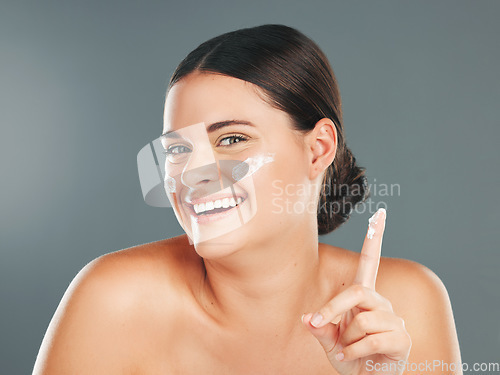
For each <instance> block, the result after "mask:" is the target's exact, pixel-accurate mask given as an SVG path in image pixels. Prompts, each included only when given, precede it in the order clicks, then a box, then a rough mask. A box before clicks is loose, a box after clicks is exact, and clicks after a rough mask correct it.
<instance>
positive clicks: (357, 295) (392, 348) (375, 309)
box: [302, 209, 411, 375]
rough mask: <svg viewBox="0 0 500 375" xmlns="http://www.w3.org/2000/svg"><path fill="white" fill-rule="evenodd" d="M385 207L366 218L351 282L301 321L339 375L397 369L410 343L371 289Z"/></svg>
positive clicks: (398, 371) (398, 321) (397, 319)
mask: <svg viewBox="0 0 500 375" xmlns="http://www.w3.org/2000/svg"><path fill="white" fill-rule="evenodd" d="M385 217H386V212H385V210H384V209H379V210H378V211H377V212H376V213H375V214H374V215H373V216H372V217H371V218H370V220H369V223H370V224H369V227H368V232H367V235H366V237H365V241H364V243H363V248H362V249H361V254H360V257H359V264H358V270H357V273H356V277H355V280H354V283H353V285H351V286H350V287H348V288H347V289H345V290H344V291H342V292H341V293H339V294H338V295H336V296H335V297H334V298H333V299H331V300H330V301H329V302H328V303H327V304H326V305H325V306H323V307H322V308H321V309H320V310H319V311H318V312H317V313H315V314H312V313H309V314H305V315H303V316H302V322H303V323H304V324H305V325H306V326H307V328H308V329H309V331H310V332H311V333H312V334H313V335H314V336H315V337H316V339H318V341H319V343H320V344H321V346H322V347H323V349H325V352H326V355H327V357H328V359H329V360H330V362H331V364H332V365H333V367H334V368H335V370H337V372H338V373H339V374H341V375H347V374H350V375H351V374H358V375H361V374H402V373H403V370H404V369H405V363H406V361H407V359H408V355H409V353H410V348H411V339H410V336H409V335H408V332H407V331H406V329H405V326H404V321H403V319H401V318H400V317H398V316H397V315H395V314H394V312H393V310H392V305H391V303H390V302H389V301H388V300H387V299H386V298H384V297H382V296H381V295H380V294H378V293H377V292H376V291H375V281H376V278H377V272H378V266H379V263H380V251H381V247H382V236H383V233H384V229H385Z"/></svg>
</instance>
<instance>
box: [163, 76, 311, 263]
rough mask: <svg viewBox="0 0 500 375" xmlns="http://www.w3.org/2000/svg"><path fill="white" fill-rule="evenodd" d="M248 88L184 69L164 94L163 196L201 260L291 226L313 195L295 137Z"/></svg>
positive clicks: (302, 150)
mask: <svg viewBox="0 0 500 375" xmlns="http://www.w3.org/2000/svg"><path fill="white" fill-rule="evenodd" d="M256 89H257V87H256V86H255V85H253V84H251V83H248V82H245V81H242V80H239V79H236V78H232V77H228V76H223V75H217V74H202V73H192V74H190V75H188V76H186V77H184V78H183V79H181V80H180V81H179V82H178V83H176V84H175V85H174V86H173V87H172V88H171V89H170V91H169V93H168V96H167V99H166V103H165V114H164V129H163V133H164V134H165V133H167V134H168V135H167V136H164V137H162V138H161V142H162V146H163V148H164V149H165V151H166V160H165V172H166V180H168V181H166V184H165V185H166V186H167V185H168V187H167V189H166V190H167V195H168V196H169V199H170V200H171V203H172V207H173V208H174V211H175V215H176V217H177V219H178V220H179V223H180V224H181V226H182V227H183V228H184V230H185V231H186V233H187V234H188V236H189V237H190V239H191V240H192V241H193V242H194V243H195V247H196V250H197V252H198V253H199V254H200V256H203V257H205V258H206V257H209V258H210V257H213V258H216V257H219V256H223V255H224V251H225V249H226V251H231V250H234V249H235V247H239V246H241V245H242V244H248V243H253V244H255V245H258V243H259V242H262V241H266V239H268V238H269V236H279V235H286V233H288V232H289V231H296V230H298V228H300V227H301V223H303V220H304V215H305V212H304V210H301V209H302V208H303V207H305V205H306V204H308V203H309V204H310V202H313V201H314V199H317V197H316V198H315V197H314V194H313V193H310V190H308V189H307V187H308V186H310V185H311V181H310V180H309V178H308V168H309V166H308V164H309V161H310V158H309V157H308V156H307V155H306V152H307V147H306V146H305V143H304V142H303V141H302V140H301V137H303V136H302V135H301V134H300V133H299V132H297V131H296V130H293V129H292V126H291V120H290V118H289V116H288V115H287V114H286V113H285V112H283V111H280V110H277V109H275V108H273V107H271V106H270V105H269V104H267V103H266V102H264V101H263V100H262V99H261V97H260V96H259V95H258V94H257V93H256V91H255V90H256ZM214 124H215V125H214ZM231 198H233V199H234V201H233V202H231ZM297 202H299V203H297ZM300 202H302V203H300ZM235 204H236V205H235ZM234 205H235V206H234ZM232 206H234V207H232ZM315 218H316V215H315V214H314V219H315ZM214 245H215V246H214Z"/></svg>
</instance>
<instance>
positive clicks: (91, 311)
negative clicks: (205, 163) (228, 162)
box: [33, 74, 461, 375]
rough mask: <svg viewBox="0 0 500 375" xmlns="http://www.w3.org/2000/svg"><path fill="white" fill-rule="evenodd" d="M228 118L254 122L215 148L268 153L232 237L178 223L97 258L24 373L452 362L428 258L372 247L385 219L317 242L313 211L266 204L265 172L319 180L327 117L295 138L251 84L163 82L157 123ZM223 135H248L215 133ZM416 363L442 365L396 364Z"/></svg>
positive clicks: (327, 155)
mask: <svg viewBox="0 0 500 375" xmlns="http://www.w3.org/2000/svg"><path fill="white" fill-rule="evenodd" d="M234 118H237V119H243V120H247V121H251V122H252V123H254V124H255V126H254V127H248V126H246V127H244V126H239V125H234V126H232V127H230V128H227V129H220V130H219V131H218V132H216V133H214V134H211V138H210V139H211V141H212V142H213V146H214V152H215V153H217V155H218V156H219V157H221V158H223V157H228V158H230V157H233V156H234V155H235V154H238V155H239V154H242V155H243V154H244V153H245V152H250V151H252V149H253V148H259V149H263V150H271V151H272V152H275V153H276V156H275V161H274V162H273V163H270V164H266V165H265V166H263V167H262V168H261V169H260V170H259V171H258V172H257V173H255V175H254V176H253V178H254V183H255V186H256V194H257V202H258V208H259V209H258V210H257V212H256V215H255V217H254V219H252V220H251V221H249V222H248V223H247V224H245V225H243V226H242V227H241V228H238V229H237V230H235V231H232V232H230V233H228V234H225V235H224V240H225V243H231V244H233V246H229V247H228V246H225V247H224V248H217V247H213V246H203V243H202V244H198V245H197V246H196V247H195V246H193V245H191V244H190V243H189V241H188V238H187V236H186V235H182V236H178V237H174V238H171V239H167V240H162V241H157V242H153V243H148V244H144V245H140V246H136V247H132V248H129V249H124V250H121V251H117V252H113V253H109V254H106V255H103V256H101V257H99V258H97V259H95V260H93V261H92V262H90V263H89V264H88V265H86V266H85V267H84V268H83V269H82V270H81V271H80V272H79V273H78V275H77V276H76V277H75V278H74V280H73V281H72V282H71V284H70V286H69V287H68V289H67V290H66V293H65V294H64V296H63V298H62V300H61V302H60V304H59V306H58V308H57V310H56V312H55V314H54V317H53V318H52V320H51V322H50V324H49V327H48V329H47V332H46V335H45V337H44V339H43V342H42V345H41V348H40V351H39V354H38V357H37V360H36V363H35V366H34V372H33V373H34V374H36V375H41V374H43V375H47V374H50V375H59V374H61V375H62V374H65V375H66V374H74V375H80V374H82V375H83V374H95V375H100V374H106V375H110V374H151V375H153V374H287V375H294V374H315V375H317V374H325V375H326V374H365V373H369V372H366V366H363V364H365V365H366V364H371V365H372V368H373V371H372V373H376V374H381V373H384V371H382V370H380V368H379V369H378V370H377V369H376V368H375V364H379V365H383V364H387V363H391V362H395V361H398V360H399V359H404V358H405V357H406V356H408V350H410V351H409V356H408V363H410V364H411V363H414V364H416V365H417V366H418V365H420V364H421V365H420V366H423V365H425V363H426V361H427V362H433V361H434V360H439V361H441V362H442V363H448V364H451V363H456V364H457V363H458V364H459V363H460V350H459V345H458V339H457V334H456V330H455V324H454V319H453V313H452V309H451V304H450V300H449V297H448V294H447V292H446V288H445V287H444V285H443V283H442V282H441V280H440V279H439V278H438V277H437V276H436V275H435V274H434V273H433V272H432V271H431V270H429V269H428V268H426V267H425V266H422V265H420V264H418V263H416V262H412V261H408V260H403V259H395V258H387V257H380V248H381V243H382V234H383V231H384V229H383V228H384V227H385V220H382V221H380V220H378V221H377V224H376V228H375V229H376V231H375V232H376V233H375V236H374V238H373V239H367V237H365V240H364V244H363V247H362V251H361V253H359V252H356V251H350V250H347V249H342V248H339V247H335V246H331V245H327V244H323V243H320V242H318V235H317V223H316V215H315V212H312V213H308V212H305V213H300V214H298V213H297V214H295V213H293V212H291V213H288V214H283V213H281V214H278V213H275V212H273V209H274V208H275V207H273V205H272V197H273V193H274V190H273V187H272V185H271V184H270V183H269V182H270V181H276V180H280V181H282V182H283V183H286V184H289V185H290V186H298V185H304V184H306V185H307V184H313V183H318V182H321V179H322V174H323V172H324V170H325V169H326V167H327V166H328V165H329V164H330V163H331V162H332V161H333V159H334V157H335V152H336V139H337V138H336V130H335V127H334V125H333V123H332V122H331V120H329V119H322V120H320V121H318V123H317V124H316V126H315V128H314V129H313V130H312V131H311V132H310V133H308V134H307V136H303V137H298V136H297V133H295V132H293V131H292V130H291V126H290V119H289V118H288V116H287V115H286V114H285V113H283V112H281V111H279V110H276V109H275V108H272V107H271V106H270V105H268V104H267V103H266V102H265V101H263V100H262V97H261V96H259V95H258V92H257V91H256V90H255V87H253V86H252V85H251V84H248V83H246V82H243V81H240V80H237V79H234V78H230V77H225V76H220V75H213V74H191V75H189V76H188V77H185V78H183V79H182V80H181V81H180V82H178V83H177V84H176V85H175V86H174V87H173V88H172V89H171V90H170V92H169V94H168V96H167V100H166V104H165V120H164V123H165V128H164V129H163V130H164V131H168V130H176V129H179V128H182V127H184V126H189V125H191V124H196V123H199V122H205V123H207V124H208V123H211V122H214V121H222V120H227V119H234ZM233 134H240V135H243V136H245V137H247V139H248V142H243V143H241V144H238V145H234V146H231V148H222V147H221V146H219V144H220V143H219V141H220V140H221V139H222V138H224V137H228V136H231V135H233ZM240 147H241V148H240ZM231 155H232V156H231ZM203 183H207V182H206V181H205V180H203V181H201V180H200V181H199V184H200V186H201V184H203ZM289 198H290V199H292V200H293V201H294V202H297V201H301V202H302V203H304V204H306V203H309V202H317V198H318V197H317V195H315V194H311V195H307V196H301V195H293V194H292V195H291V196H290V197H289ZM388 217H390V213H389V214H388ZM389 222H390V219H389ZM380 226H382V227H380ZM379 257H380V260H379ZM315 312H319V313H321V315H322V316H323V318H324V322H323V323H322V325H318V326H319V327H320V328H315V327H313V326H312V325H311V324H310V321H311V318H312V314H313V313H315ZM304 314H305V315H304ZM338 315H340V316H341V320H340V324H334V322H335V323H337V320H338V318H336V317H337V316H338ZM403 322H404V324H403ZM410 345H411V347H410ZM339 352H340V353H342V354H343V355H344V358H343V359H342V360H339V357H337V355H338V354H339ZM375 353H378V354H375ZM370 360H371V361H373V362H368V361H370ZM423 372H424V373H426V374H441V373H443V371H442V370H441V368H434V369H433V371H424V370H422V369H417V371H414V372H411V371H406V369H405V370H404V371H403V372H398V373H404V374H412V373H415V374H417V373H423ZM393 373H394V372H393ZM456 373H457V374H460V373H461V372H456Z"/></svg>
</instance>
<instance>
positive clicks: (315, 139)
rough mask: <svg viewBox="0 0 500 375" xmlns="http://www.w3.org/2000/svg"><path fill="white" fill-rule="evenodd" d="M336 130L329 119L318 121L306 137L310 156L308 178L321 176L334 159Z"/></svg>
mask: <svg viewBox="0 0 500 375" xmlns="http://www.w3.org/2000/svg"><path fill="white" fill-rule="evenodd" d="M337 139H338V138H337V128H336V127H335V124H334V123H333V121H332V120H330V119H329V118H322V119H321V120H319V121H318V122H317V123H316V125H315V126H314V129H313V130H312V131H311V132H310V133H309V134H308V135H307V143H308V147H309V151H310V155H311V164H310V170H309V178H311V179H315V178H316V177H318V176H319V175H321V174H322V173H323V172H324V171H325V170H326V169H327V168H328V166H329V165H330V164H332V162H333V160H334V159H335V153H336V152H337Z"/></svg>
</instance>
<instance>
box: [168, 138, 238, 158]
mask: <svg viewBox="0 0 500 375" xmlns="http://www.w3.org/2000/svg"><path fill="white" fill-rule="evenodd" d="M231 138H233V139H238V142H234V143H231V144H229V145H225V146H221V147H229V146H232V145H234V144H236V143H240V142H246V141H248V138H247V137H244V136H242V135H239V134H233V135H229V136H227V137H224V138H222V139H221V140H220V142H219V143H221V142H222V141H224V140H226V139H231ZM177 147H185V148H187V147H186V146H183V145H174V146H170V147H168V148H167V149H166V150H164V151H163V153H164V154H166V155H171V154H173V152H172V149H175V148H177Z"/></svg>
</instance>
